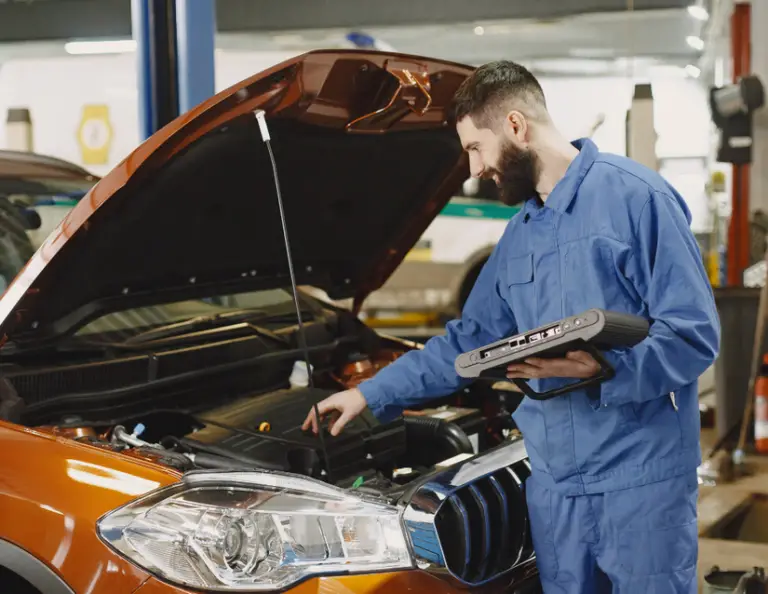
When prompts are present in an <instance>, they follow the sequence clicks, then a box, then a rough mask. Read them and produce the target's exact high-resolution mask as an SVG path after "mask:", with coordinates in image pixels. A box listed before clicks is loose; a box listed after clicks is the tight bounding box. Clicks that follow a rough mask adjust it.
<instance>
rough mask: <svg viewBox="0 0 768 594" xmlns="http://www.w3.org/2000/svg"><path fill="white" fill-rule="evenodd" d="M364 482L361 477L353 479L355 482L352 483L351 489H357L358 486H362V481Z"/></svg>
mask: <svg viewBox="0 0 768 594" xmlns="http://www.w3.org/2000/svg"><path fill="white" fill-rule="evenodd" d="M364 480H365V479H363V477H361V476H359V477H357V478H356V479H355V482H354V483H352V488H353V489H357V488H358V487H359V486H360V485H362V484H363V481H364Z"/></svg>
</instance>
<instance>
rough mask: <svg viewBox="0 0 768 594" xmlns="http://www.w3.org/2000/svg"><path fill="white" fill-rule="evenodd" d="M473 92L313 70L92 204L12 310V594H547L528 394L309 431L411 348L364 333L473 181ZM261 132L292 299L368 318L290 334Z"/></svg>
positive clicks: (365, 69)
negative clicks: (518, 422)
mask: <svg viewBox="0 0 768 594" xmlns="http://www.w3.org/2000/svg"><path fill="white" fill-rule="evenodd" d="M470 72H471V69H470V68H469V67H467V66H463V65H458V64H452V63H447V62H442V61H438V60H432V59H426V58H419V57H413V56H404V55H398V54H388V53H378V52H363V51H333V52H330V51H318V52H311V53H309V54H305V55H303V56H300V57H297V58H295V59H292V60H290V61H288V62H285V63H283V64H281V65H279V66H277V67H274V68H272V69H270V70H268V71H266V72H264V73H261V74H258V75H256V76H253V77H252V78H250V79H248V80H245V81H243V82H241V83H240V84H238V85H235V86H234V87H232V88H230V89H227V90H226V91H223V92H222V93H219V94H218V95H216V96H215V97H213V98H211V99H210V100H209V101H206V102H205V103H203V104H201V105H200V106H198V107H197V108H195V109H194V110H192V111H191V112H189V113H187V114H185V115H183V116H181V117H180V118H178V119H177V120H175V121H174V122H172V123H171V124H169V125H168V126H166V127H165V128H163V129H162V130H160V131H159V132H157V133H156V134H155V135H154V136H152V137H151V138H149V139H148V140H147V141H146V142H144V143H143V144H142V145H140V146H139V147H138V148H137V149H136V150H135V151H134V152H133V153H132V154H131V155H130V156H129V157H128V158H127V159H125V161H123V162H122V163H121V164H120V165H118V166H117V167H116V168H115V169H114V170H113V171H112V172H111V173H110V174H108V175H107V176H105V177H104V178H103V179H101V180H100V181H99V182H98V183H97V184H96V185H95V186H94V187H93V189H92V190H91V191H90V192H89V193H88V194H87V195H86V196H85V197H84V198H83V199H82V200H81V201H80V202H79V204H78V205H77V206H76V207H75V208H74V209H73V210H72V211H71V213H70V214H69V215H68V216H67V218H66V219H65V220H64V221H63V222H62V223H61V224H60V225H59V226H58V227H57V229H56V230H55V231H54V232H53V233H52V234H51V235H50V236H49V237H48V239H47V240H46V241H45V242H44V243H43V245H42V246H41V247H40V249H39V250H38V251H37V252H36V253H35V254H34V256H32V257H31V258H30V259H29V260H28V262H27V263H26V265H25V267H24V268H23V270H21V271H20V272H19V274H18V275H17V276H16V277H15V280H14V281H13V282H12V283H11V284H10V286H9V287H8V288H7V290H6V291H5V293H4V294H3V295H2V298H0V344H2V347H1V350H0V419H2V421H0V469H1V472H0V476H1V477H2V478H1V479H0V517H2V522H0V591H2V592H14V593H22V594H28V593H37V592H39V593H42V594H65V593H72V592H76V593H78V594H99V593H108V594H116V593H122V592H126V593H132V592H138V593H139V594H165V593H168V594H170V593H179V592H200V591H205V592H240V591H243V592H275V591H281V592H282V591H290V592H318V591H322V592H324V593H333V592H339V593H341V592H344V593H350V592H351V593H363V592H382V593H384V592H402V591H406V590H410V591H414V590H418V589H422V590H424V591H427V590H428V589H433V588H434V589H436V590H437V591H441V592H452V591H459V590H466V589H470V590H475V591H483V592H486V591H494V592H502V591H505V592H518V593H524V592H525V593H527V592H537V591H539V585H538V578H537V573H536V567H535V556H534V552H533V548H532V545H531V539H530V534H529V531H528V527H527V512H526V508H525V503H524V494H523V487H524V483H525V479H526V477H527V476H528V475H529V471H530V467H529V465H528V459H527V456H526V453H525V448H524V445H523V442H522V441H521V440H520V439H519V438H516V437H515V436H514V435H515V431H514V427H513V426H511V425H510V423H511V420H510V415H509V412H508V411H509V409H510V408H512V407H513V406H514V401H513V400H514V396H515V393H514V392H509V391H507V390H505V389H504V387H503V386H492V385H488V384H476V385H470V386H467V387H466V389H464V390H463V391H461V392H460V393H458V394H450V395H446V397H445V399H443V400H441V401H439V402H436V403H434V406H436V407H437V408H433V409H422V410H415V411H407V413H406V414H404V415H403V416H402V417H401V418H399V419H398V420H396V421H394V422H392V423H386V424H381V423H379V422H378V421H377V420H376V419H375V418H373V417H372V416H370V415H369V416H367V417H366V416H363V417H361V418H359V419H356V420H355V422H353V423H352V424H351V425H350V426H349V428H348V429H347V430H346V431H345V432H344V433H343V434H342V435H341V436H338V437H331V436H330V434H329V433H327V432H325V433H323V434H321V435H320V436H314V435H312V434H308V433H304V432H302V430H301V423H302V420H303V418H304V415H305V413H306V410H307V408H308V407H309V406H310V405H311V403H313V402H316V401H318V400H320V399H322V398H324V397H325V396H327V395H328V394H330V393H331V392H333V391H337V390H339V389H341V388H344V387H348V386H352V385H356V384H357V383H359V382H360V381H362V380H363V379H365V378H367V377H370V376H371V375H372V374H374V373H376V371H377V370H378V369H380V368H381V367H382V366H385V365H387V364H388V363H390V362H391V361H393V360H394V359H396V358H397V357H399V356H401V355H402V354H403V353H405V352H407V351H408V350H410V349H414V348H418V345H415V344H412V343H407V342H403V341H400V340H396V339H394V338H390V337H386V336H383V335H380V334H377V333H376V332H374V331H373V330H371V329H370V328H368V327H366V326H365V325H364V324H363V323H361V322H360V321H359V319H358V318H357V316H356V315H355V314H356V311H357V308H359V306H360V304H361V302H362V300H363V299H364V298H365V296H366V295H367V294H369V293H370V292H371V291H372V290H374V289H376V288H378V287H379V286H381V285H382V283H383V282H384V281H385V280H386V279H387V277H388V276H389V275H390V274H391V273H392V271H393V270H394V269H395V268H396V267H397V265H398V264H399V263H400V261H401V260H402V259H403V257H404V255H405V254H406V252H407V251H408V250H409V249H410V248H411V247H412V246H413V244H414V243H415V242H416V240H417V239H418V238H419V236H420V235H421V233H422V232H423V231H424V229H425V228H426V227H427V225H428V224H429V223H430V221H431V220H432V218H433V217H434V216H435V215H436V214H437V213H438V212H439V211H440V209H441V208H442V207H443V206H444V205H445V204H446V202H447V201H448V200H449V199H450V197H451V196H452V195H453V193H454V191H455V190H456V189H457V188H458V187H459V185H460V184H461V183H462V182H463V181H464V179H466V176H467V162H466V158H465V156H464V155H463V152H462V150H461V146H460V145H459V142H458V138H457V137H456V135H455V132H454V130H453V128H452V126H450V125H449V124H448V123H447V121H446V118H447V114H446V110H447V105H448V104H449V101H450V99H451V97H452V95H453V93H454V91H455V90H456V88H457V87H458V85H459V84H460V83H461V82H462V81H463V80H464V79H465V77H466V76H467V75H468V74H469V73H470ZM257 110H264V111H265V113H266V117H267V121H268V122H269V127H270V132H271V136H272V141H271V144H272V147H273V148H274V153H275V161H276V164H277V169H278V170H279V174H280V183H281V187H282V195H283V201H284V204H285V215H286V219H287V226H288V229H289V234H290V241H291V246H292V250H291V251H292V254H293V260H292V261H293V265H294V269H295V271H296V276H297V281H298V282H299V284H301V285H306V286H311V287H315V288H319V289H321V290H322V291H324V292H325V293H326V294H327V295H328V296H330V298H332V299H346V298H353V300H354V303H355V307H354V308H353V310H352V311H347V310H344V309H341V308H338V307H334V306H332V305H330V304H328V303H327V302H324V301H322V300H320V299H318V298H317V297H315V296H311V295H310V294H308V293H302V295H301V297H300V303H299V307H300V310H301V313H302V319H303V324H297V321H298V320H297V317H296V308H295V305H294V302H293V299H292V294H291V291H290V289H289V287H290V282H289V277H288V260H287V256H286V252H285V250H284V244H283V236H282V228H281V223H280V216H279V210H278V202H277V199H276V194H275V189H274V185H273V181H274V180H273V172H272V167H271V162H270V159H269V156H268V154H267V151H266V146H265V144H264V143H263V142H262V140H261V137H260V134H259V128H258V124H257V120H256V118H255V117H254V112H255V111H257ZM300 330H301V332H300ZM302 337H304V338H305V339H306V343H307V350H308V353H309V359H310V363H311V365H312V377H311V381H309V379H308V378H307V375H306V371H307V368H306V366H305V367H302V361H303V358H302V353H303V352H304V351H303V349H302V348H301V347H302V340H301V338H302ZM302 369H303V371H304V372H305V373H304V374H302Z"/></svg>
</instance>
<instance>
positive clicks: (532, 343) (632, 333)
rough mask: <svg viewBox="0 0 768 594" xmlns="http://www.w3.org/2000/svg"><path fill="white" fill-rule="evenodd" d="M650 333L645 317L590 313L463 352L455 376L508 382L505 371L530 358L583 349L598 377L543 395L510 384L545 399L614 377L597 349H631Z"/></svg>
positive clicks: (519, 382) (520, 383) (517, 381)
mask: <svg viewBox="0 0 768 594" xmlns="http://www.w3.org/2000/svg"><path fill="white" fill-rule="evenodd" d="M648 329H649V324H648V321H647V320H646V319H645V318H643V317H640V316H635V315H631V314H626V313H619V312H614V311H607V310H603V309H589V310H587V311H585V312H583V313H581V314H579V315H576V316H570V317H568V318H565V319H562V320H560V321H558V322H553V323H551V324H545V325H543V326H540V327H538V328H535V329H533V330H529V331H528V332H523V333H521V334H517V335H515V336H512V337H510V338H505V339H503V340H499V341H498V342H494V343H491V344H488V345H486V346H483V347H480V348H479V349H475V350H473V351H469V352H467V353H462V354H461V355H459V356H458V357H457V358H456V362H455V368H456V373H458V374H459V376H460V377H464V378H477V379H490V380H494V381H498V380H507V367H508V366H509V365H511V364H513V363H520V362H522V361H525V360H526V359H528V358H530V357H539V358H559V357H564V356H565V355H566V354H567V353H568V352H569V351H586V352H588V353H589V354H590V355H592V357H593V358H594V359H595V360H596V361H597V362H598V364H599V365H600V372H599V373H598V374H597V375H595V376H593V377H590V378H587V379H584V380H580V381H577V382H573V383H570V384H567V385H565V386H561V387H558V388H553V389H552V390H548V391H546V392H536V391H535V390H533V388H531V387H530V385H528V382H527V381H526V380H524V379H520V378H515V379H513V380H512V381H513V382H514V383H515V384H516V385H517V386H518V387H519V388H520V389H521V390H522V391H523V393H524V394H526V395H527V396H529V397H530V398H533V399H535V400H547V399H549V398H554V397H555V396H560V395H561V394H565V393H567V392H571V391H573V390H579V389H582V388H585V387H587V386H591V385H594V384H598V383H600V382H603V381H605V380H607V379H610V378H612V377H613V376H614V374H615V372H614V369H613V368H612V367H611V366H610V364H609V363H608V362H607V361H606V360H605V357H603V355H602V354H601V351H607V350H611V349H617V348H629V347H633V346H635V345H636V344H637V343H639V342H640V341H642V340H644V339H645V338H646V337H647V336H648Z"/></svg>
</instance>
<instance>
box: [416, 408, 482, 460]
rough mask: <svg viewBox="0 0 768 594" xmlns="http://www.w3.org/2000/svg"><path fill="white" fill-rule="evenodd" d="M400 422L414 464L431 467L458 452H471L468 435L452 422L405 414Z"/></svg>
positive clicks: (472, 452) (472, 451)
mask: <svg viewBox="0 0 768 594" xmlns="http://www.w3.org/2000/svg"><path fill="white" fill-rule="evenodd" d="M404 421H405V435H406V440H407V443H408V459H409V460H414V463H415V464H417V465H421V466H432V465H434V464H436V463H437V462H440V461H442V460H446V459H448V458H452V457H453V456H458V455H459V454H474V451H475V450H474V448H473V447H472V442H471V441H469V437H467V434H466V433H465V432H464V430H463V429H462V428H461V427H459V426H458V425H456V424H455V423H448V422H447V421H445V420H443V419H435V418H434V417H415V416H406V417H404Z"/></svg>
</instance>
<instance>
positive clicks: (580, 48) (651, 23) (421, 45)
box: [218, 9, 700, 69]
mask: <svg viewBox="0 0 768 594" xmlns="http://www.w3.org/2000/svg"><path fill="white" fill-rule="evenodd" d="M348 32H349V30H347V29H338V28H336V29H303V30H292V31H283V32H272V33H247V34H245V33H229V34H226V35H220V37H219V41H218V44H219V47H221V48H223V49H248V50H263V51H269V50H285V51H295V52H300V51H305V50H309V49H312V48H316V47H341V46H343V45H344V43H345V42H346V35H347V33H348ZM365 32H366V33H367V34H369V35H371V36H372V37H374V38H375V39H377V40H378V41H381V42H383V43H386V44H387V45H389V46H391V47H392V48H394V49H395V50H397V51H401V52H405V53H412V54H427V55H430V56H435V57H440V58H445V59H448V60H454V61H459V62H467V63H470V64H482V63H484V62H487V61H490V60H494V59H498V58H499V57H508V58H510V59H513V60H517V61H531V60H538V61H542V60H552V59H562V58H570V59H576V60H579V61H580V62H581V63H582V64H583V65H584V67H586V68H588V67H589V63H592V64H593V65H594V68H596V69H600V68H601V66H599V65H600V64H605V63H619V64H621V63H626V62H627V60H626V58H630V57H646V58H653V59H655V60H657V61H659V62H664V63H667V64H675V65H683V66H685V64H687V63H690V62H695V61H696V60H697V58H698V52H697V51H696V50H694V49H693V48H691V47H690V46H689V45H688V43H687V42H686V36H688V35H698V34H699V33H700V23H698V22H697V21H695V20H693V19H691V18H690V16H689V15H688V13H687V11H686V10H684V9H669V10H654V11H635V12H632V13H616V12H613V13H596V14H585V15H579V16H574V17H566V18H561V19H548V20H545V21H542V20H533V19H517V20H512V19H505V20H494V21H486V20H472V21H470V22H466V23H460V24H449V25H434V24H430V25H410V26H388V27H386V26H385V27H382V26H378V27H366V28H365ZM479 33H480V34H479Z"/></svg>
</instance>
